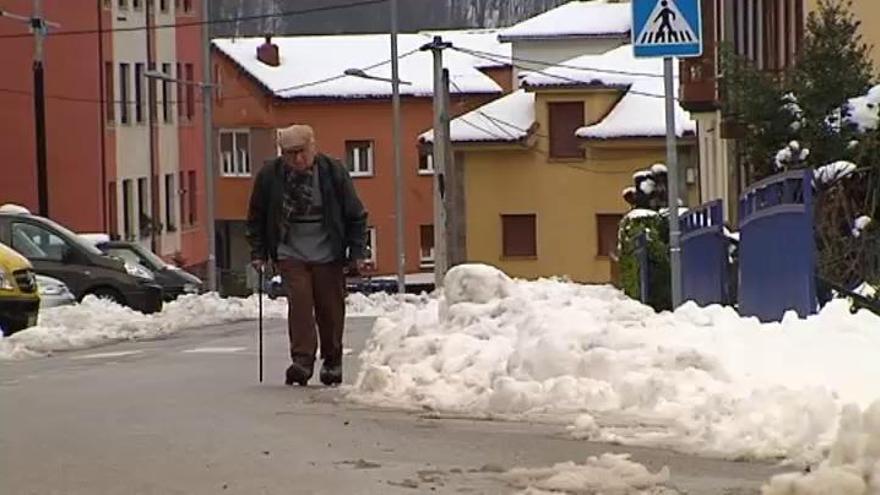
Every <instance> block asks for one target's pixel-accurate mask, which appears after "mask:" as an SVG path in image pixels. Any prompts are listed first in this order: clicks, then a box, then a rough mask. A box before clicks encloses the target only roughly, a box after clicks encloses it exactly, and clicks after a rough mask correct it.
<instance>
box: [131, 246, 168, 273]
mask: <svg viewBox="0 0 880 495" xmlns="http://www.w3.org/2000/svg"><path fill="white" fill-rule="evenodd" d="M135 249H136V250H137V252H138V254H140V255H141V256H142V257H143V258H144V260H145V261H147V262H148V263H149V264H150V265H153V266H154V267H156V269H162V268H165V267H166V266H170V265H169V264H168V263H166V262H165V260H163V259H162V258H160V257H159V256H157V255H156V253H154V252H152V251H150V250H149V249H147V248H145V247H143V246H138V247H137V248H135Z"/></svg>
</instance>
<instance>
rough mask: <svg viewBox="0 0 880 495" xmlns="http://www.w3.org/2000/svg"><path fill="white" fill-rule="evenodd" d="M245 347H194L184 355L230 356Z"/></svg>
mask: <svg viewBox="0 0 880 495" xmlns="http://www.w3.org/2000/svg"><path fill="white" fill-rule="evenodd" d="M245 349H247V347H196V348H195V349H187V350H185V351H183V352H184V354H231V353H233V352H240V351H243V350H245Z"/></svg>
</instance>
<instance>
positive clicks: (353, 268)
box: [347, 260, 371, 276]
mask: <svg viewBox="0 0 880 495" xmlns="http://www.w3.org/2000/svg"><path fill="white" fill-rule="evenodd" d="M370 266H371V265H370V263H369V262H367V260H351V261H349V262H348V267H347V268H348V274H349V275H352V276H357V275H362V274H363V273H364V272H365V271H366V270H367V268H369V267H370Z"/></svg>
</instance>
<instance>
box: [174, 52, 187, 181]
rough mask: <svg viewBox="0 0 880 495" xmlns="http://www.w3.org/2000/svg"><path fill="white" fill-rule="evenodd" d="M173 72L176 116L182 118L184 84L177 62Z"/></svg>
mask: <svg viewBox="0 0 880 495" xmlns="http://www.w3.org/2000/svg"><path fill="white" fill-rule="evenodd" d="M175 74H177V76H176V77H177V82H176V83H175V85H176V86H177V118H178V119H183V116H184V113H183V112H184V110H185V109H186V107H185V105H184V102H183V94H184V93H183V86H184V84H183V83H182V82H181V81H182V80H183V69H182V68H181V65H180V64H177V72H175ZM180 184H181V185H183V182H181V183H180Z"/></svg>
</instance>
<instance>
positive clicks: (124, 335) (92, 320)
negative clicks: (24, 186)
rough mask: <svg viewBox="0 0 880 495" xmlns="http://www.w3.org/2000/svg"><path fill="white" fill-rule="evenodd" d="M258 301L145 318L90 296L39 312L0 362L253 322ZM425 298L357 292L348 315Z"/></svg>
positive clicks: (199, 302) (170, 306) (181, 302)
mask: <svg viewBox="0 0 880 495" xmlns="http://www.w3.org/2000/svg"><path fill="white" fill-rule="evenodd" d="M257 297H258V296H256V295H254V296H251V297H248V298H235V297H230V298H221V297H219V296H218V295H217V293H207V294H202V295H184V296H181V297H179V298H178V299H176V300H175V301H173V302H170V303H167V304H165V307H164V308H163V309H162V311H161V312H159V313H156V314H152V315H145V314H143V313H140V312H138V311H134V310H132V309H130V308H127V307H124V306H120V305H118V304H114V303H112V302H109V301H106V300H101V299H97V298H95V297H93V296H86V298H85V299H83V301H82V303H80V304H76V305H71V306H61V307H57V308H48V309H46V310H43V311H41V312H40V319H39V324H38V325H37V326H36V327H32V328H28V329H26V330H23V331H21V332H18V333H16V334H14V335H12V336H10V337H5V338H4V337H0V359H4V358H5V359H18V358H24V357H33V356H40V355H45V354H48V353H51V352H53V351H64V350H71V349H85V348H90V347H95V346H99V345H104V344H108V343H112V342H119V341H125V340H144V339H156V338H162V337H165V336H168V335H171V334H173V333H176V332H178V331H181V330H188V329H197V328H202V327H205V326H209V325H218V324H223V323H230V322H235V321H244V320H254V319H256V318H257V317H258V315H259V303H258V299H257ZM425 299H426V296H423V297H421V298H420V297H417V296H407V297H405V298H402V299H401V298H398V297H396V296H389V295H387V294H384V293H378V294H372V295H370V296H365V295H363V294H359V293H356V294H352V295H351V296H349V298H348V300H347V303H346V308H347V313H348V314H349V315H350V316H359V315H360V316H371V315H378V314H383V313H386V312H393V311H396V310H398V309H399V308H400V307H401V306H403V305H406V304H413V305H418V304H425V302H424V300H425ZM420 301H421V302H420ZM263 316H264V317H265V318H285V317H287V300H286V299H284V298H279V299H276V300H274V301H273V300H270V299H269V298H267V297H264V298H263Z"/></svg>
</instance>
